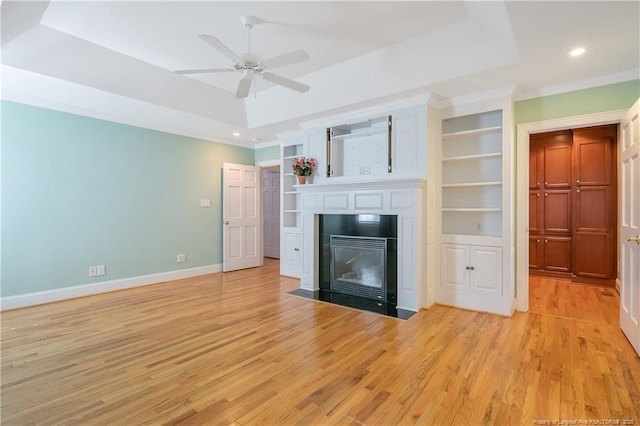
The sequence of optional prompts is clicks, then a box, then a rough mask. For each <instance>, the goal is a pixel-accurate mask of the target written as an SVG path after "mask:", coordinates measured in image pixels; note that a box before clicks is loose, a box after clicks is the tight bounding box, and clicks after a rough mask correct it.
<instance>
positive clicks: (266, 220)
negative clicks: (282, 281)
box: [262, 166, 280, 259]
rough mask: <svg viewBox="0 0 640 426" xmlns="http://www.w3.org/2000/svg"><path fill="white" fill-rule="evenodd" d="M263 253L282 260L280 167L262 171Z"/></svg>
mask: <svg viewBox="0 0 640 426" xmlns="http://www.w3.org/2000/svg"><path fill="white" fill-rule="evenodd" d="M262 200H263V212H262V218H263V227H262V229H263V233H264V238H263V248H264V250H263V253H264V257H269V258H273V259H280V167H279V166H273V167H269V168H263V169H262Z"/></svg>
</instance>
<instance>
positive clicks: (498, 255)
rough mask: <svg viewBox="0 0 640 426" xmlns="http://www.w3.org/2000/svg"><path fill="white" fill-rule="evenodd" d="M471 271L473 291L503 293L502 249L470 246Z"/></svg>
mask: <svg viewBox="0 0 640 426" xmlns="http://www.w3.org/2000/svg"><path fill="white" fill-rule="evenodd" d="M469 255H470V258H469V269H470V271H471V273H470V274H469V276H470V284H471V291H472V292H474V293H493V294H501V293H502V248H500V247H486V246H470V250H469Z"/></svg>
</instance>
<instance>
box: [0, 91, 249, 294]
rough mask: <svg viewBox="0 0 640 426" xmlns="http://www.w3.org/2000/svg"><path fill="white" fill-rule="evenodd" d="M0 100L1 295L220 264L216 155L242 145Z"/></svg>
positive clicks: (244, 160) (237, 154)
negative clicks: (100, 269) (179, 257)
mask: <svg viewBox="0 0 640 426" xmlns="http://www.w3.org/2000/svg"><path fill="white" fill-rule="evenodd" d="M1 108H2V116H1V117H2V129H1V135H2V223H1V226H2V233H1V238H2V258H1V268H2V276H1V278H2V283H1V292H0V294H1V295H2V296H11V295H17V294H24V293H30V292H37V291H43V290H52V289H57V288H62V287H68V286H74V285H81V284H87V283H94V282H99V281H106V280H113V279H119V278H126V277H135V276H140V275H146V274H153V273H160V272H166V271H174V270H178V269H182V268H192V267H197V266H205V265H214V264H220V263H221V262H222V236H221V233H222V225H221V223H222V211H221V168H222V163H223V162H233V163H241V164H253V163H254V152H253V150H252V149H247V148H239V147H233V146H230V145H225V144H221V143H215V142H209V141H204V140H198V139H193V138H189V137H185V136H179V135H174V134H169V133H163V132H159V131H154V130H148V129H143V128H139V127H134V126H128V125H123V124H118V123H113V122H109V121H103V120H97V119H93V118H87V117H82V116H78V115H73V114H68V113H63V112H57V111H51V110H47V109H42V108H37V107H33V106H28V105H23V104H18V103H13V102H4V101H3V102H2V103H1ZM201 198H208V199H211V207H210V208H202V207H199V205H200V199H201ZM178 253H186V255H187V262H186V263H180V264H178V263H176V254H178ZM98 264H105V265H106V267H107V274H106V275H105V276H103V277H96V278H89V277H88V268H89V266H91V265H98Z"/></svg>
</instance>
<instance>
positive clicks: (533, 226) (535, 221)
mask: <svg viewBox="0 0 640 426" xmlns="http://www.w3.org/2000/svg"><path fill="white" fill-rule="evenodd" d="M542 201H543V198H542V194H541V193H540V191H530V192H529V232H530V233H540V232H542V229H543V226H542V221H543V215H542V212H543V209H542Z"/></svg>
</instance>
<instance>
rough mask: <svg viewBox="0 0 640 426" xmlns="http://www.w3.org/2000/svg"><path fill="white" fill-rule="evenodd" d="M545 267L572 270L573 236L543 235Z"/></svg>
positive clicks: (547, 268) (549, 269)
mask: <svg viewBox="0 0 640 426" xmlns="http://www.w3.org/2000/svg"><path fill="white" fill-rule="evenodd" d="M543 243H544V248H543V249H542V250H543V253H544V262H543V265H544V269H545V270H547V271H553V272H571V253H572V252H571V237H549V236H545V237H543Z"/></svg>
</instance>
